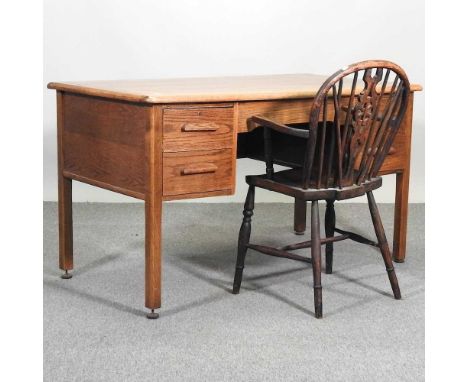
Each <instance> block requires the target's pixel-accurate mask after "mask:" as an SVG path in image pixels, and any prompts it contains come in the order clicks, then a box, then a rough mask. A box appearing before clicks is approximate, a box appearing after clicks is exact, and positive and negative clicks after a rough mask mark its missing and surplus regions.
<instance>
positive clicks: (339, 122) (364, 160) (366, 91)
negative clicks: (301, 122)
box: [302, 61, 410, 189]
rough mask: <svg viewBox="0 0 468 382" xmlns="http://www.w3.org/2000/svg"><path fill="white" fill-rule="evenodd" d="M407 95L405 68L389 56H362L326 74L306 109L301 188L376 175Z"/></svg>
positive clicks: (341, 183) (351, 182)
mask: <svg viewBox="0 0 468 382" xmlns="http://www.w3.org/2000/svg"><path fill="white" fill-rule="evenodd" d="M409 94H410V84H409V82H408V78H407V76H406V74H405V72H404V71H403V69H402V68H400V67H399V66H398V65H396V64H394V63H392V62H389V61H363V62H359V63H356V64H353V65H350V66H348V67H346V68H344V69H341V70H339V71H337V72H336V73H334V74H333V75H331V76H330V77H329V78H328V79H327V80H326V81H325V82H324V84H323V85H322V86H321V88H320V89H319V91H318V93H317V95H316V96H315V98H314V101H313V105H312V109H311V114H310V123H309V138H308V142H307V148H306V153H305V158H304V166H303V174H302V186H303V188H304V189H307V188H309V187H314V188H342V187H346V186H351V185H358V186H359V185H361V184H362V183H363V182H365V181H367V180H369V179H372V178H374V177H376V176H377V174H378V172H379V170H380V167H381V166H382V164H383V161H384V159H385V156H386V155H387V153H388V151H389V150H390V147H391V145H392V143H393V140H394V138H395V135H396V133H397V132H398V129H399V127H400V125H401V121H402V119H403V116H404V114H405V111H406V109H407V105H408V98H409Z"/></svg>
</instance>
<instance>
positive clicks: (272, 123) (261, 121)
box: [251, 115, 309, 138]
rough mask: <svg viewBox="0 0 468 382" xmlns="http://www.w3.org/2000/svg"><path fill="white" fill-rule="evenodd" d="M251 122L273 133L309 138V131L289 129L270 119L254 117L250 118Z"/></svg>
mask: <svg viewBox="0 0 468 382" xmlns="http://www.w3.org/2000/svg"><path fill="white" fill-rule="evenodd" d="M251 120H252V122H255V123H257V124H259V125H260V126H263V127H267V128H270V129H273V130H275V131H278V132H279V133H283V134H288V135H292V136H294V137H300V138H309V131H308V130H302V129H296V128H294V127H289V126H286V125H283V124H281V123H277V122H275V121H272V120H271V119H268V118H265V117H262V116H258V115H254V116H252V117H251Z"/></svg>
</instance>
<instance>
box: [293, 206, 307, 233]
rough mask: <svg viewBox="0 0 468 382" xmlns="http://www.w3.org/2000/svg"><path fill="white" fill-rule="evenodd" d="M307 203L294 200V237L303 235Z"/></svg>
mask: <svg viewBox="0 0 468 382" xmlns="http://www.w3.org/2000/svg"><path fill="white" fill-rule="evenodd" d="M306 219H307V202H306V201H305V200H301V199H297V198H296V199H294V232H295V233H296V235H304V232H305V230H306Z"/></svg>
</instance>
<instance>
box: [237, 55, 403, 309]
mask: <svg viewBox="0 0 468 382" xmlns="http://www.w3.org/2000/svg"><path fill="white" fill-rule="evenodd" d="M409 92H410V85H409V82H408V78H407V76H406V74H405V72H404V71H403V69H402V68H400V67H399V66H398V65H396V64H394V63H392V62H389V61H363V62H359V63H355V64H352V65H350V66H348V67H346V68H344V69H341V70H338V71H337V72H336V73H334V74H333V75H331V76H330V77H329V78H328V79H327V80H326V81H325V82H324V83H323V85H322V86H321V87H320V89H319V91H318V93H317V94H316V96H315V97H314V100H313V103H312V109H311V113H310V120H309V125H308V128H307V129H301V128H297V127H292V126H287V125H283V124H280V123H276V122H275V121H272V120H270V119H268V118H264V117H262V116H253V117H252V118H251V119H252V121H251V122H254V123H256V124H258V125H260V126H262V127H263V133H264V137H263V139H264V151H265V153H264V159H265V164H266V174H264V175H251V176H247V177H246V182H247V184H248V185H249V190H248V192H247V197H246V200H245V205H244V212H243V215H244V218H243V220H242V225H241V228H240V232H239V242H238V253H237V263H236V270H235V276H234V285H233V293H234V294H237V293H239V289H240V286H241V282H242V273H243V269H244V260H245V255H246V252H247V249H249V248H250V249H253V250H256V251H258V252H261V253H263V254H266V255H271V256H276V257H285V258H289V259H293V260H299V261H303V262H307V263H312V269H313V285H314V304H315V317H317V318H321V317H322V284H321V245H323V244H325V245H326V252H325V254H326V258H325V260H326V273H332V263H333V243H334V242H336V241H341V240H344V239H352V240H355V241H358V242H361V243H365V244H372V245H375V246H376V247H378V248H379V249H380V252H381V253H382V257H383V260H384V263H385V267H386V269H387V273H388V278H389V280H390V284H391V287H392V290H393V295H394V297H395V299H400V298H401V294H400V289H399V286H398V280H397V277H396V274H395V270H394V268H393V263H392V257H391V253H390V249H389V246H388V243H387V239H386V237H385V231H384V228H383V225H382V221H381V219H380V214H379V210H378V208H377V204H376V202H375V199H374V195H373V193H372V192H373V190H375V189H377V188H379V187H381V185H382V178H381V177H379V176H378V172H379V169H380V167H381V166H382V163H383V161H384V159H385V156H386V155H387V153H388V151H389V150H390V148H391V145H392V142H393V140H394V138H395V135H396V133H397V131H398V129H399V127H400V124H401V121H402V118H403V116H404V114H405V111H406V108H407V105H408V97H409V94H410V93H409ZM272 131H273V132H274V133H275V134H278V133H280V134H283V135H284V134H287V135H290V136H294V137H299V138H303V139H304V140H306V145H303V146H302V147H304V148H305V153H304V162H303V165H302V166H300V167H298V168H291V169H287V170H283V171H279V172H276V173H275V172H274V169H273V152H274V147H272V139H271V136H272ZM278 142H281V140H279V141H278V139H276V140H275V144H276V145H278ZM255 187H260V188H263V189H267V190H270V191H274V192H279V193H281V194H285V195H289V196H291V197H295V198H299V199H302V200H305V201H311V202H312V203H311V204H312V213H311V240H309V241H305V242H301V243H297V244H291V245H287V246H284V247H280V248H274V247H268V246H263V245H257V244H251V243H250V232H251V222H252V216H253V209H254V198H255ZM364 194H367V200H368V203H369V210H370V215H371V218H372V222H373V225H374V229H375V234H376V236H377V243H374V242H372V241H370V240H368V239H366V238H364V237H362V236H360V235H357V234H354V233H352V232H347V231H343V230H340V229H338V228H336V227H335V211H334V202H335V201H337V200H346V199H352V198H355V197H358V196H361V195H364ZM319 200H325V201H326V212H325V235H326V237H325V238H320V220H319V205H318V201H319ZM335 232H338V233H341V234H340V235H337V236H335ZM301 248H310V249H311V258H310V259H309V258H306V257H303V256H299V255H297V254H294V253H291V252H290V251H293V250H297V249H301Z"/></svg>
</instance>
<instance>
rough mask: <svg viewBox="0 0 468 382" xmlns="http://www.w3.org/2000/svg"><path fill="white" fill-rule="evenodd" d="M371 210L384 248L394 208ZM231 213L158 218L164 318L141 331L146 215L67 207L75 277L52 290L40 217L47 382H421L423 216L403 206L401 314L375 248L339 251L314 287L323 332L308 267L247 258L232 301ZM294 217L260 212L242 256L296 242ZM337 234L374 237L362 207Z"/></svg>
mask: <svg viewBox="0 0 468 382" xmlns="http://www.w3.org/2000/svg"><path fill="white" fill-rule="evenodd" d="M380 207H381V212H382V218H383V221H384V225H385V227H387V236H388V238H389V239H391V237H392V230H391V228H392V225H393V224H392V223H393V218H392V216H393V215H392V214H393V207H392V206H391V205H381V206H380ZM241 210H242V206H241V205H240V204H182V203H174V204H170V203H168V204H165V205H164V226H163V234H164V244H163V247H164V260H163V272H164V273H163V307H162V309H161V317H160V318H159V319H158V320H147V319H146V318H145V316H144V315H145V313H146V309H144V279H143V277H144V221H143V219H144V211H143V205H142V204H76V205H75V206H74V224H75V270H74V271H73V278H72V279H71V280H62V279H60V278H59V276H60V271H59V269H58V265H57V264H58V263H57V248H58V242H57V219H56V215H57V205H56V204H55V203H45V204H44V380H45V381H372V382H375V381H422V380H423V379H424V205H411V206H410V217H409V228H408V250H407V253H408V258H407V261H406V262H405V263H404V264H396V265H395V267H396V271H397V275H398V277H399V281H400V288H401V291H402V294H403V300H401V301H396V300H394V299H393V298H392V297H391V289H390V285H389V282H388V279H387V276H386V273H385V268H384V265H383V262H382V260H381V257H380V254H379V253H378V252H377V251H376V250H375V249H374V248H371V247H368V246H363V245H360V244H357V243H354V242H350V241H345V242H340V243H337V244H336V250H335V253H336V255H335V264H334V270H335V273H334V274H333V275H325V274H324V275H323V277H322V283H323V302H324V318H323V319H322V320H317V319H315V318H314V317H313V290H312V272H311V269H310V268H309V267H308V265H307V264H303V263H298V262H294V261H291V260H286V259H278V258H273V257H268V256H265V255H261V254H258V253H255V252H249V253H248V254H247V260H246V268H245V271H244V282H243V285H242V289H241V293H240V294H239V295H237V296H234V295H232V294H230V293H229V290H230V288H231V284H232V278H233V271H234V263H235V253H236V244H237V232H238V228H239V225H240V219H241ZM292 212H293V208H292V205H291V204H258V205H257V206H256V209H255V215H254V220H253V231H252V242H256V243H268V244H275V245H276V244H281V243H284V244H287V243H292V242H297V241H302V240H305V239H304V237H298V236H295V235H294V234H292V229H291V228H292V227H291V225H292ZM323 213H324V208H323V206H321V216H322V217H323ZM337 226H339V227H341V228H344V229H347V228H348V229H349V228H351V227H354V229H355V231H357V232H360V233H362V234H366V235H368V236H370V237H374V235H373V231H372V225H371V221H370V217H369V213H368V210H367V206H366V205H364V204H341V205H340V204H338V206H337ZM299 253H301V251H299ZM302 253H303V254H304V255H307V254H308V251H307V250H302Z"/></svg>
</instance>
